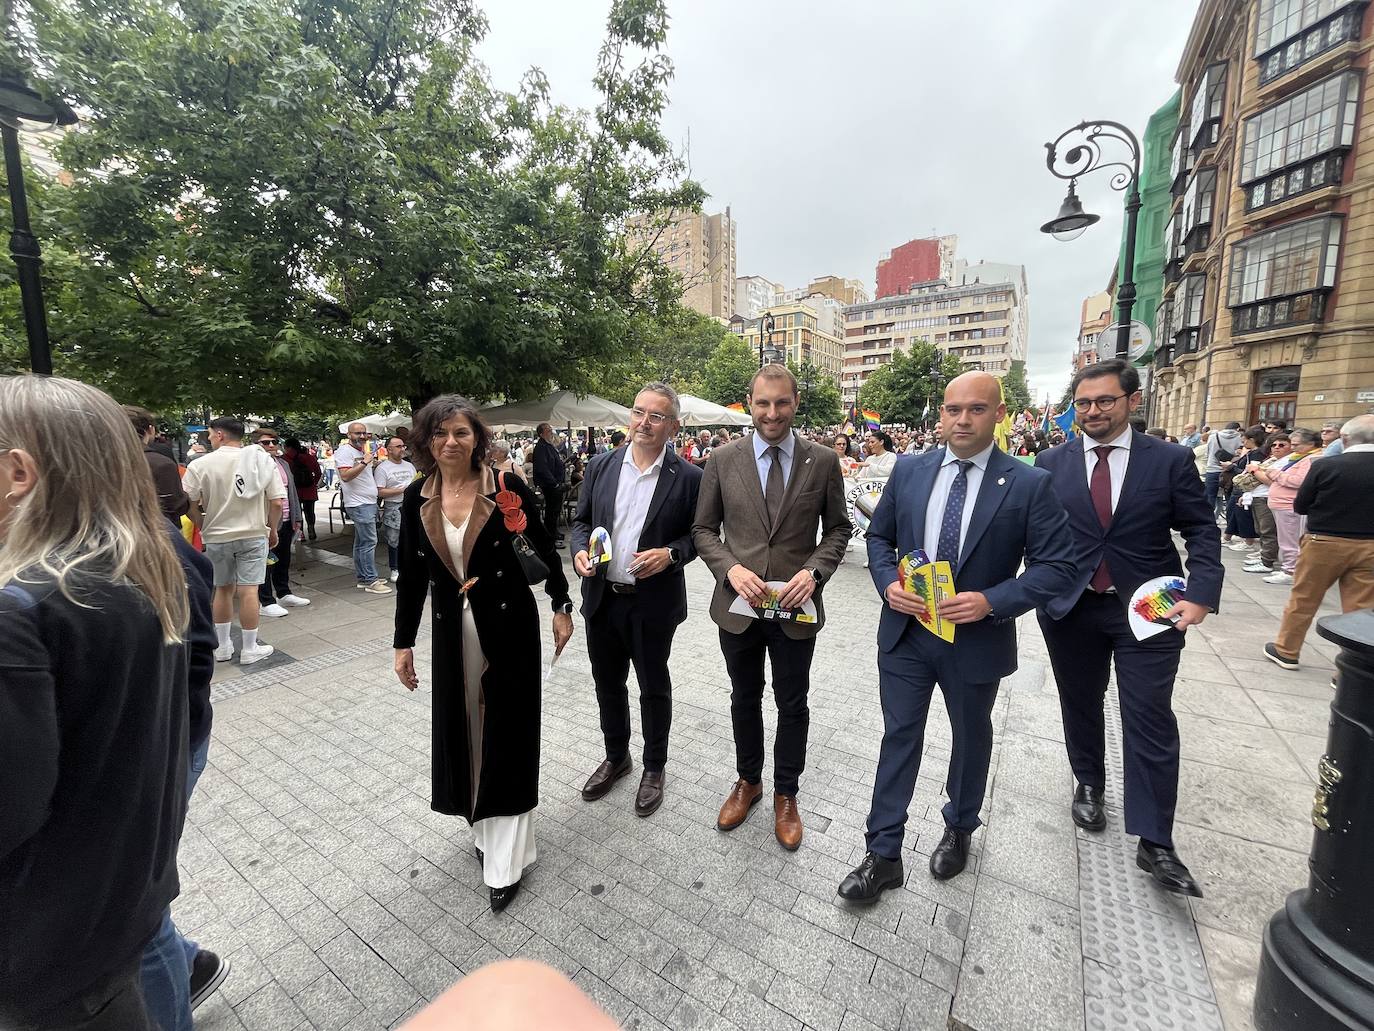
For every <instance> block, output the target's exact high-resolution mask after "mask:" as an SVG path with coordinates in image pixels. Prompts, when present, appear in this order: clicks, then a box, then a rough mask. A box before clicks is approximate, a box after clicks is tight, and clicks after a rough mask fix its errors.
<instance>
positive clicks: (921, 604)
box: [883, 580, 926, 619]
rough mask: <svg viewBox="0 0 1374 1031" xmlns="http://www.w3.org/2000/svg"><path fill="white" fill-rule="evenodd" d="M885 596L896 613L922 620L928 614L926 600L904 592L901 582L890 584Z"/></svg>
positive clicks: (895, 581) (917, 595) (896, 581)
mask: <svg viewBox="0 0 1374 1031" xmlns="http://www.w3.org/2000/svg"><path fill="white" fill-rule="evenodd" d="M883 596H884V597H885V598H886V599H887V603H888V605H890V606H891V607H892V610H893V611H894V612H900V613H902V614H903V615H905V616H915V617H916V618H917V619H921V618H922V617H924V616H925V614H926V600H925V599H924V598H922V597H921V596H920V595H919V594H912V593H911V592H910V591H906V590H903V589H902V581H900V580H893V581H892V582H891V583H890V584H888V585H887V590H885V591H884V592H883Z"/></svg>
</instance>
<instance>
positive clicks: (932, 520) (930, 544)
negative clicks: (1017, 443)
mask: <svg viewBox="0 0 1374 1031" xmlns="http://www.w3.org/2000/svg"><path fill="white" fill-rule="evenodd" d="M993 447H995V445H993V444H989V445H988V446H987V447H985V448H983V450H982V451H979V452H978V454H976V455H974V456H973V457H972V458H970V459H969V461H970V462H972V463H973V464H972V465H971V466H969V467H968V472H967V473H965V474H964V475H965V478H966V479H967V480H968V494H967V496H966V497H965V498H964V512H963V516H962V518H961V519H960V520H959V554H960V555H962V554H963V553H964V538H965V537H967V536H968V524H969V520H970V519H972V518H973V506H974V505H975V504H976V503H977V501H978V489H979V488H980V487H982V485H983V473H984V472H986V471H987V467H988V459H989V458H990V457H991V456H992V449H993ZM958 461H959V457H958V456H957V455H956V454H955V453H954V452H953V451H950V450H949V449H948V448H946V449H945V453H944V457H943V458H942V459H941V461H940V471H939V472H938V473H936V474H935V482H934V483H933V484H932V485H931V488H930V500H929V501H927V502H926V532H925V553H926V554H927V555H929V556H930V560H931V561H932V562H934V561H935V556H936V554H937V553H938V552H939V550H940V526H941V524H943V523H944V521H945V502H946V501H947V500H948V499H949V489H950V487H952V486H954V480H955V477H957V476H958V475H959V467H958V466H957V465H956V464H955V463H956V462H958Z"/></svg>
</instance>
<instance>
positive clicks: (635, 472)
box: [606, 445, 668, 584]
mask: <svg viewBox="0 0 1374 1031" xmlns="http://www.w3.org/2000/svg"><path fill="white" fill-rule="evenodd" d="M624 451H625V457H624V458H623V459H622V460H621V463H620V464H621V466H622V467H623V468H622V469H621V470H620V479H619V480H618V481H617V482H616V485H615V524H614V526H612V528H611V561H610V565H609V566H608V567H607V569H606V579H608V580H610V581H611V582H612V583H618V584H632V583H634V582H635V578H634V574H632V573H631V572H630V563H631V562H633V561H634V553H635V552H636V551H638V550H639V535H640V534H641V533H643V532H644V520H645V519H646V518H647V517H648V515H649V502H650V501H652V500H653V498H654V488H655V487H657V486H658V474H659V473H660V472H661V471H662V469H663V457H664V455H666V454H667V452H668V449H667V447H664V448H663V450H662V451H660V452H659V453H658V457H657V458H655V459H654V464H653V465H651V466H649V468H648V469H646V470H645V471H644V472H640V471H639V466H637V465H635V458H634V447H633V446H629V445H627V446H626V447H625V449H624Z"/></svg>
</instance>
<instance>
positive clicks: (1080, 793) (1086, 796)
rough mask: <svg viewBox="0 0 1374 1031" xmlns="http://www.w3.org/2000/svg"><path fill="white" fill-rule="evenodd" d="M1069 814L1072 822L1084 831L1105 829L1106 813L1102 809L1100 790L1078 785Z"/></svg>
mask: <svg viewBox="0 0 1374 1031" xmlns="http://www.w3.org/2000/svg"><path fill="white" fill-rule="evenodd" d="M1069 812H1070V813H1071V814H1072V815H1073V822H1074V823H1076V824H1078V826H1080V827H1082V828H1083V829H1084V830H1085V831H1100V830H1105V829H1106V827H1107V811H1106V810H1105V809H1104V808H1102V789H1101V788H1091V787H1089V786H1088V785H1086V784H1080V785H1078V788H1077V790H1076V791H1074V793H1073V805H1072V806H1070V807H1069Z"/></svg>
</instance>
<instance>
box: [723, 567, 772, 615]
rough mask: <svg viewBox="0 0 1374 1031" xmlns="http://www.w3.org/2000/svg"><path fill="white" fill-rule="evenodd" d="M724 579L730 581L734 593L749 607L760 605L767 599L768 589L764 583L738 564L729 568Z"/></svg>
mask: <svg viewBox="0 0 1374 1031" xmlns="http://www.w3.org/2000/svg"><path fill="white" fill-rule="evenodd" d="M725 579H727V580H729V581H730V586H731V587H733V588H734V589H735V593H736V594H738V595H739V596H740V597H741V598H743V599H744V600H745V601H747V602H748V603H749V604H750V605H762V604H763V602H764V600H765V599H766V598H767V597H768V588H767V586H766V585H765V584H764V582H763V581H762V580H760V579H759V578H758V577H757V576H756V575H755V574H754V573H751V572H750V571H749V570H747V569H745V568H744V567H743V566H742V565H740V564H739V563H735V564H734V565H733V566H731V567H730V571H729V572H728V573H726V574H725Z"/></svg>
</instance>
